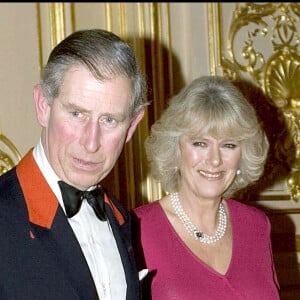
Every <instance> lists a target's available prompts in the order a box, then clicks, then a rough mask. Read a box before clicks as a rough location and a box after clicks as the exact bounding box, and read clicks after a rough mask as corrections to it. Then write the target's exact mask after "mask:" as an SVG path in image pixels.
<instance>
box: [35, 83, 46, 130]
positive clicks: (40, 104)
mask: <svg viewBox="0 0 300 300" xmlns="http://www.w3.org/2000/svg"><path fill="white" fill-rule="evenodd" d="M33 98H34V102H35V112H36V117H37V120H38V122H39V124H40V125H41V126H42V127H47V124H48V115H49V111H50V106H49V104H48V102H47V100H46V99H45V97H44V95H43V91H42V87H41V85H40V84H37V85H35V86H34V88H33Z"/></svg>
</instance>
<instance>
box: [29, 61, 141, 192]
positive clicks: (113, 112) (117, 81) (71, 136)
mask: <svg viewBox="0 0 300 300" xmlns="http://www.w3.org/2000/svg"><path fill="white" fill-rule="evenodd" d="M131 92H132V87H131V82H130V80H129V79H128V78H125V77H121V76H119V77H116V78H114V79H112V80H105V81H102V82H100V81H98V80H96V79H95V78H94V77H93V76H92V74H91V73H90V72H89V71H88V70H87V69H85V68H83V67H76V68H72V69H71V70H69V71H68V72H67V73H66V75H65V78H64V82H63V85H62V87H61V91H60V95H59V96H58V97H57V98H56V99H54V102H53V104H52V105H51V106H49V105H48V104H47V102H46V99H45V98H44V97H43V95H42V93H41V91H40V86H36V87H35V92H34V95H35V101H36V110H37V117H38V120H39V123H40V125H41V126H42V127H43V133H42V143H43V147H44V150H45V153H46V156H47V158H48V160H49V163H50V165H51V166H52V168H53V169H54V171H55V173H56V174H57V175H58V176H59V177H60V178H61V179H62V180H63V181H65V182H67V183H69V184H71V185H73V186H75V187H77V188H79V189H82V190H83V189H86V188H88V187H90V186H92V185H95V184H96V183H98V182H99V181H101V180H102V179H103V178H105V177H106V176H107V175H108V173H109V172H110V171H111V169H112V168H113V167H114V164H115V163H116V160H117V159H118V157H119V155H120V153H121V151H122V149H123V146H124V143H125V142H127V141H129V140H130V138H131V136H132V134H133V132H134V130H135V128H136V126H137V124H138V122H139V121H140V120H141V118H142V115H143V112H141V114H140V115H138V116H137V117H135V118H134V119H133V120H132V119H130V115H129V108H130V104H131V101H130V97H131Z"/></svg>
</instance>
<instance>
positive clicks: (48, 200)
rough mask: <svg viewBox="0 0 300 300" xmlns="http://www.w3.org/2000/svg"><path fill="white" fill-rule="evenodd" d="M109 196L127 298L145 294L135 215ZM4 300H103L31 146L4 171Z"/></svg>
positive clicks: (0, 212)
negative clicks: (133, 234)
mask: <svg viewBox="0 0 300 300" xmlns="http://www.w3.org/2000/svg"><path fill="white" fill-rule="evenodd" d="M109 201H110V203H106V211H107V214H108V219H109V222H110V224H111V227H112V230H113V234H114V236H115V239H116V242H117V246H118V249H119V252H120V255H121V259H122V263H123V267H124V271H125V276H126V282H127V296H126V299H128V300H135V299H140V284H139V280H138V272H137V269H136V264H135V258H134V255H133V248H132V243H131V223H130V221H131V220H130V216H129V214H128V213H127V212H126V211H125V210H124V209H123V208H122V207H121V205H120V203H119V202H118V201H117V200H116V199H113V198H112V197H111V195H110V200H109ZM0 299H1V300H79V299H81V300H82V299H84V300H94V299H98V295H97V291H96V288H95V285H94V282H93V279H92V276H91V273H90V271H89V268H88V265H87V262H86V260H85V257H84V255H83V253H82V251H81V248H80V245H79V243H78V241H77V239H76V237H75V235H74V233H73V231H72V228H71V226H70V225H69V223H68V220H67V217H66V216H65V214H64V212H63V210H62V208H61V207H60V206H59V203H58V201H57V199H56V197H55V195H54V194H53V192H52V190H51V189H50V187H49V185H48V184H47V182H46V181H45V179H44V177H43V175H42V173H41V172H40V170H39V168H38V166H37V164H36V162H35V160H34V158H33V156H32V150H31V151H29V152H28V153H27V154H26V156H25V157H24V158H23V159H22V160H21V161H20V163H19V164H18V166H17V167H15V168H13V169H11V170H10V171H8V172H6V173H5V174H4V175H2V176H0Z"/></svg>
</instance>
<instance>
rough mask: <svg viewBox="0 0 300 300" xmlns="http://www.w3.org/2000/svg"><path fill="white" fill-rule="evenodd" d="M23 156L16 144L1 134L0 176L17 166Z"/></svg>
mask: <svg viewBox="0 0 300 300" xmlns="http://www.w3.org/2000/svg"><path fill="white" fill-rule="evenodd" d="M20 159H21V155H20V153H19V151H18V150H17V148H16V147H15V146H14V144H13V143H12V142H11V141H10V140H9V139H8V138H7V137H6V136H5V135H3V134H2V133H1V132H0V175H2V174H4V173H5V172H7V171H8V170H9V169H11V168H12V167H14V166H15V164H16V163H17V162H18V161H19V160H20Z"/></svg>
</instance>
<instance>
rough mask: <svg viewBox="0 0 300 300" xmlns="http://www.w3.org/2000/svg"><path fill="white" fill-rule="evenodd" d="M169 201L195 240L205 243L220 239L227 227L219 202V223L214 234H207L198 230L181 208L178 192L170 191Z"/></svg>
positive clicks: (225, 216)
mask: <svg viewBox="0 0 300 300" xmlns="http://www.w3.org/2000/svg"><path fill="white" fill-rule="evenodd" d="M170 199H171V203H172V205H173V209H174V211H175V213H176V215H177V216H178V218H179V219H180V220H181V222H182V223H183V225H184V227H185V229H186V230H187V231H188V232H189V234H190V235H192V236H193V237H194V238H195V240H199V241H200V242H202V243H205V244H212V243H215V242H217V241H218V240H220V239H221V238H222V237H223V236H224V234H225V231H226V227H227V215H226V211H225V208H224V205H223V204H222V203H220V206H219V224H218V227H217V231H216V233H215V235H207V234H205V233H204V232H202V231H201V230H199V229H198V228H197V227H196V226H195V225H194V224H193V223H192V222H191V220H190V218H189V217H188V215H187V214H186V212H185V211H184V210H183V208H182V206H181V204H180V200H179V195H178V193H171V194H170Z"/></svg>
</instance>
